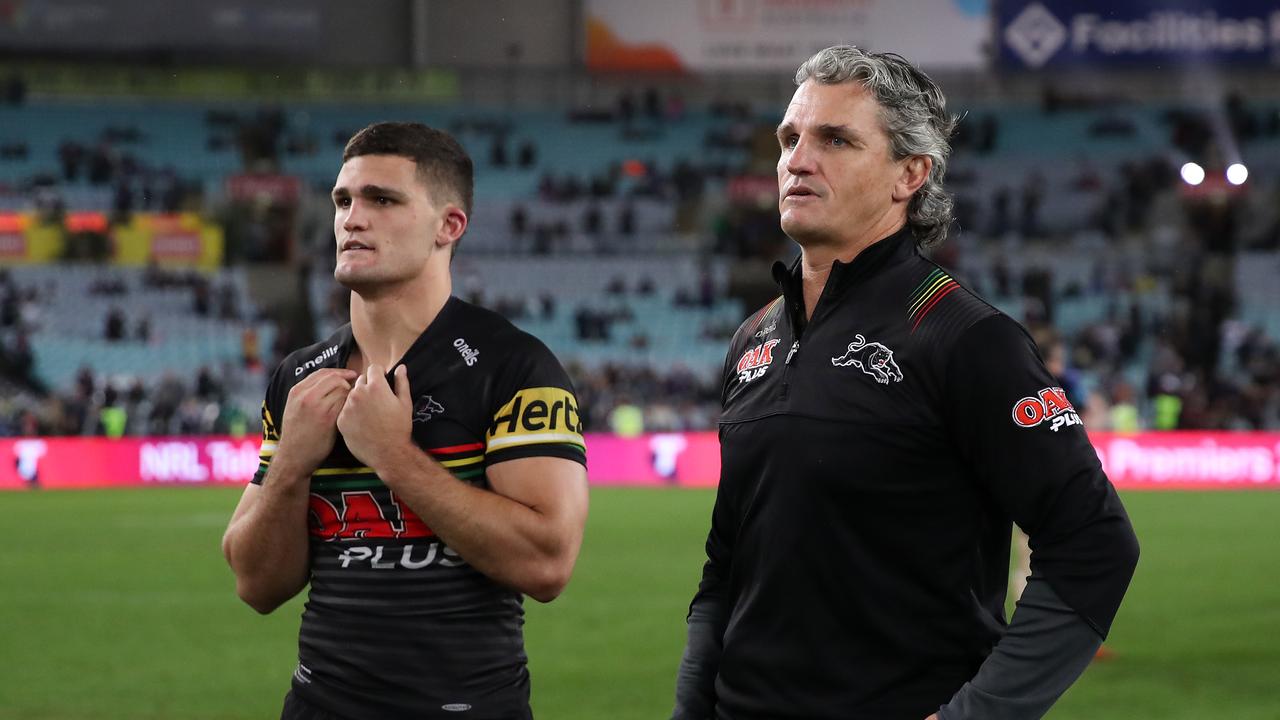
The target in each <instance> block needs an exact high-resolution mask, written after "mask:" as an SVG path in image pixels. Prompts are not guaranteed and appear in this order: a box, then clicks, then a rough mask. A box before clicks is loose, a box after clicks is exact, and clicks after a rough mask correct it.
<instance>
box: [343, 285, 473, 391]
mask: <svg viewBox="0 0 1280 720" xmlns="http://www.w3.org/2000/svg"><path fill="white" fill-rule="evenodd" d="M461 303H462V301H461V300H459V299H458V298H457V296H455V295H450V296H449V299H448V300H446V301H445V303H444V305H443V306H442V307H441V308H440V312H438V313H436V316H435V319H433V320H432V321H431V324H430V325H428V326H427V327H426V329H424V330H423V331H422V334H420V335H418V337H417V339H416V340H414V341H413V344H411V345H410V346H409V349H408V350H406V351H405V353H404V357H402V358H400V359H399V360H397V361H396V362H395V363H393V364H392V365H391V367H389V368H387V375H388V376H390V375H391V373H392V372H393V371H394V370H395V368H396V365H400V364H402V363H403V364H406V365H407V364H408V363H409V362H410V361H411V360H412V359H414V358H416V357H420V356H421V355H422V354H423V353H422V348H423V347H425V346H426V345H427V344H428V343H431V342H433V341H434V338H435V336H436V335H439V334H440V333H442V332H445V331H446V330H447V329H448V327H447V326H448V325H450V324H451V321H450V319H451V318H452V317H453V315H454V313H455V312H457V310H458V306H459V305H460V304H461ZM325 345H326V346H332V345H337V346H338V364H337V367H346V366H347V361H348V360H350V359H351V353H352V352H354V351H355V349H356V337H355V334H354V333H353V332H352V331H351V323H347V324H346V325H343V326H342V327H340V328H338V329H337V330H335V331H334V332H333V334H332V335H330V336H329V339H328V340H326V341H325Z"/></svg>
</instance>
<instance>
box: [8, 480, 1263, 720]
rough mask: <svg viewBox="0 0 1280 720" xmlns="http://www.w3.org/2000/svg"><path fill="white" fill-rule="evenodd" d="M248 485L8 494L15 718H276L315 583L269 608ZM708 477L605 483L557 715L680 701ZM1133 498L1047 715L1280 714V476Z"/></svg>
mask: <svg viewBox="0 0 1280 720" xmlns="http://www.w3.org/2000/svg"><path fill="white" fill-rule="evenodd" d="M238 495H239V491H238V490H235V489H192V488H178V489H145V490H110V491H79V492H40V493H6V494H0V508H3V510H4V512H3V517H4V519H5V522H7V523H9V525H8V526H7V527H8V528H9V531H10V532H9V540H8V541H7V543H6V547H5V548H4V550H3V552H0V658H3V668H2V669H0V718H5V719H8V718H22V719H23V720H52V719H54V718H57V719H60V720H61V719H72V718H74V719H76V720H97V719H106V718H118V719H121V720H123V719H128V720H148V719H157V720H158V719H161V718H163V719H165V720H171V719H174V718H181V719H188V718H190V719H193V720H194V719H198V718H268V717H275V716H277V715H278V712H279V705H280V700H281V697H282V696H283V694H284V692H285V690H286V689H287V687H288V684H289V676H290V673H291V672H292V670H293V665H294V661H295V651H296V647H295V639H296V632H297V626H298V615H299V613H300V611H301V601H300V600H295V601H294V602H292V603H290V604H289V605H287V606H286V607H284V608H282V609H281V610H278V611H277V612H276V613H274V614H273V615H271V616H268V617H260V616H258V615H257V614H256V613H254V612H253V611H251V610H249V609H248V608H247V607H245V606H243V605H241V604H240V603H239V601H238V600H237V599H236V598H235V595H234V592H233V589H232V578H231V574H230V571H229V570H227V568H226V566H225V565H224V563H223V560H222V556H221V553H220V551H219V548H218V540H219V537H220V536H221V533H222V529H223V526H224V524H225V522H226V519H227V517H228V516H229V514H230V512H231V509H232V508H233V506H234V505H235V502H236V499H237V497H238ZM712 498H713V495H712V493H711V492H706V491H675V490H637V489H600V490H595V491H594V492H593V495H592V509H591V522H590V525H589V528H588V531H587V539H586V543H585V547H584V549H583V553H582V558H581V560H580V562H579V564H578V569H577V572H576V575H575V577H574V580H573V583H572V585H570V587H569V589H568V590H567V591H566V592H565V594H564V595H563V596H562V597H561V598H560V599H559V600H557V601H556V602H554V603H552V604H550V605H546V606H540V605H537V604H536V603H533V602H530V603H529V604H528V610H529V613H528V614H529V622H528V626H527V643H528V648H529V654H530V656H531V665H532V673H533V678H534V686H533V687H534V689H533V699H534V708H535V711H536V712H537V715H538V717H539V718H540V720H561V719H577V718H581V719H584V720H585V719H588V718H589V719H591V720H598V719H600V718H611V719H619V720H622V719H629V718H636V719H639V718H645V719H646V720H648V719H652V718H662V717H666V715H665V713H667V712H669V710H670V707H671V697H672V678H673V674H674V671H675V667H676V664H677V662H678V660H679V656H680V650H681V648H682V646H683V631H684V626H683V618H684V612H685V608H686V606H687V604H688V601H689V598H690V595H691V593H692V592H693V589H694V586H695V583H696V581H697V578H698V576H699V573H700V568H701V561H702V541H703V538H704V536H705V533H706V526H707V522H708V518H709V515H710V507H711V502H712ZM1125 502H1126V504H1127V506H1128V507H1129V510H1130V514H1131V515H1132V517H1133V521H1134V524H1135V526H1136V527H1137V530H1138V535H1139V537H1140V538H1141V540H1142V544H1143V556H1142V563H1141V565H1140V567H1139V568H1138V574H1137V577H1136V578H1135V580H1134V584H1133V586H1132V587H1131V589H1130V591H1129V595H1128V597H1127V599H1126V601H1125V605H1124V607H1123V608H1122V609H1121V611H1120V616H1119V617H1118V618H1117V620H1116V623H1115V628H1114V631H1113V633H1112V636H1111V641H1110V643H1109V646H1110V647H1111V649H1112V650H1113V651H1114V652H1115V657H1114V658H1113V659H1111V660H1109V661H1106V662H1100V663H1095V664H1094V665H1093V667H1091V668H1090V669H1089V671H1088V672H1087V673H1086V674H1085V676H1084V677H1083V678H1082V679H1081V680H1080V682H1079V683H1077V684H1076V686H1075V687H1074V688H1073V689H1072V690H1071V691H1070V692H1069V693H1068V694H1067V695H1066V697H1065V698H1064V699H1063V700H1062V701H1061V702H1060V703H1059V704H1058V706H1057V707H1056V708H1055V709H1054V710H1053V711H1052V712H1051V713H1050V715H1049V717H1051V718H1055V719H1058V720H1066V719H1070V718H1077V719H1080V720H1084V719H1086V718H1087V719H1089V720H1093V719H1096V718H1123V719H1125V720H1138V719H1140V718H1161V719H1162V720H1168V719H1171V718H1172V719H1177V718H1186V719H1191V718H1195V719H1196V720H1203V719H1204V718H1213V719H1215V720H1216V719H1230V720H1276V719H1277V718H1280V644H1278V641H1277V638H1280V577H1278V576H1277V573H1276V568H1277V567H1280V564H1278V563H1277V560H1276V557H1275V553H1276V551H1277V539H1278V538H1280V493H1260V492H1239V493H1203V494H1196V493H1143V494H1133V493H1131V494H1128V495H1126V496H1125Z"/></svg>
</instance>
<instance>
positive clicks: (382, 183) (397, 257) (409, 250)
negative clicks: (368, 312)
mask: <svg viewBox="0 0 1280 720" xmlns="http://www.w3.org/2000/svg"><path fill="white" fill-rule="evenodd" d="M332 197H333V208H334V213H333V235H334V238H335V239H336V240H337V256H338V257H337V259H338V263H337V267H336V268H335V269H334V271H333V276H334V278H335V279H337V281H338V282H339V283H341V284H343V285H344V286H346V287H349V288H351V289H353V290H357V291H361V290H368V289H371V288H375V287H378V286H385V285H387V284H396V283H400V282H404V281H407V280H411V279H413V278H416V277H418V276H419V275H421V274H422V273H423V271H424V269H425V267H426V264H427V260H428V259H429V258H430V257H431V256H432V254H433V253H435V252H438V251H440V250H441V249H442V248H440V247H439V245H438V243H437V238H438V236H439V232H440V230H441V227H442V222H443V218H444V216H445V215H446V212H445V209H444V203H437V202H434V201H433V198H432V197H431V194H430V190H429V189H428V188H427V186H426V184H425V183H424V182H423V181H422V180H421V179H420V178H419V177H418V174H417V165H416V164H415V163H414V162H413V160H410V159H409V158H405V157H400V156H398V155H360V156H357V157H353V158H351V159H350V160H348V161H347V162H345V163H343V165H342V170H341V171H340V172H339V173H338V179H337V181H336V182H335V183H334V188H333V194H332ZM443 250H444V252H445V253H446V254H447V253H448V248H447V247H444V248H443Z"/></svg>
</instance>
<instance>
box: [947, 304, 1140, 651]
mask: <svg viewBox="0 0 1280 720" xmlns="http://www.w3.org/2000/svg"><path fill="white" fill-rule="evenodd" d="M1059 384H1060V383H1059V382H1058V381H1057V380H1056V379H1055V378H1054V377H1053V376H1052V375H1051V374H1050V373H1049V371H1048V370H1047V369H1046V368H1045V366H1044V363H1043V362H1042V360H1041V359H1040V355H1039V353H1038V351H1037V350H1036V347H1035V343H1034V342H1032V340H1031V338H1030V336H1029V335H1027V333H1026V331H1025V330H1023V328H1022V327H1021V326H1020V325H1018V324H1017V323H1016V322H1014V321H1013V320H1011V319H1010V318H1008V317H1007V316H1005V315H1002V314H997V315H992V316H989V317H987V318H985V319H983V320H980V321H979V322H977V323H975V324H974V325H973V326H971V327H970V328H968V329H967V330H966V331H964V333H963V334H962V335H961V337H960V338H959V339H958V340H957V342H956V344H955V345H954V346H953V347H952V349H951V353H950V357H949V358H948V360H947V371H946V379H945V385H944V390H943V394H944V396H945V397H944V399H945V403H946V407H947V412H948V414H949V424H950V427H951V428H952V430H951V433H952V437H953V439H954V441H955V442H956V445H957V447H958V449H959V452H960V453H961V455H962V456H963V457H964V458H965V460H966V461H967V464H968V465H969V467H971V468H973V473H974V476H975V478H976V481H977V482H978V484H979V486H980V487H981V489H982V490H983V491H985V492H986V493H989V494H990V496H991V497H992V498H993V500H994V502H995V503H996V504H997V505H998V506H999V507H1000V508H1001V509H1002V510H1003V511H1004V513H1005V514H1006V515H1007V516H1008V517H1010V518H1011V519H1012V520H1013V521H1014V522H1016V523H1017V524H1018V526H1019V527H1021V528H1022V529H1023V530H1024V531H1026V533H1027V535H1028V537H1029V538H1030V544H1031V569H1032V573H1033V575H1035V576H1037V577H1040V578H1044V580H1045V581H1046V582H1048V584H1049V585H1050V587H1052V589H1053V590H1054V591H1055V593H1056V594H1057V596H1058V597H1060V598H1061V599H1062V601H1063V602H1065V603H1066V604H1067V606H1069V607H1070V608H1072V609H1073V610H1075V612H1077V613H1079V614H1080V616H1081V617H1082V618H1083V619H1084V621H1085V622H1086V623H1088V624H1089V626H1090V627H1091V628H1093V630H1094V632H1096V633H1097V634H1098V635H1099V636H1100V637H1102V638H1105V637H1106V635H1107V632H1108V631H1109V630H1110V628H1111V622H1112V620H1113V619H1114V618H1115V615H1116V611H1117V610H1118V609H1119V607H1120V601H1121V599H1122V598H1123V597H1124V593H1125V590H1126V589H1127V588H1128V586H1129V581H1130V579H1131V578H1132V576H1133V572H1134V568H1135V567H1136V565H1137V560H1138V541H1137V538H1136V536H1135V535H1134V532H1133V527H1132V525H1131V524H1130V522H1129V517H1128V515H1127V514H1126V513H1125V509H1124V506H1123V505H1122V504H1121V502H1120V497H1119V496H1118V495H1117V494H1116V491H1115V488H1114V487H1113V486H1112V485H1111V482H1110V481H1109V480H1108V479H1107V477H1106V475H1105V474H1104V473H1103V471H1102V465H1101V463H1100V462H1099V460H1098V455H1097V452H1096V451H1094V449H1093V446H1092V445H1091V444H1090V442H1089V438H1088V436H1087V435H1086V434H1085V429H1084V425H1083V424H1082V423H1081V421H1080V416H1079V415H1078V414H1077V413H1076V412H1075V409H1074V408H1073V407H1072V405H1071V401H1070V398H1067V397H1066V393H1065V392H1063V390H1062V389H1061V388H1060V387H1059Z"/></svg>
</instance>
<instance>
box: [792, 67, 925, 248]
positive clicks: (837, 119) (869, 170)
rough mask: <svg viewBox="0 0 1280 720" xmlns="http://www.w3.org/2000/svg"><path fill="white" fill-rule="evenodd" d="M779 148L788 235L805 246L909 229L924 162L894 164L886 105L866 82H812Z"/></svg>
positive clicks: (795, 105)
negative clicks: (910, 204)
mask: <svg viewBox="0 0 1280 720" xmlns="http://www.w3.org/2000/svg"><path fill="white" fill-rule="evenodd" d="M778 145H779V148H780V155H779V157H778V210H779V212H780V213H781V216H782V231H783V232H785V233H786V234H787V235H788V236H789V237H791V239H793V240H795V241H796V242H797V243H799V244H800V245H801V246H802V247H809V246H811V245H831V246H836V247H843V246H847V245H849V244H850V243H857V242H862V241H869V242H874V241H876V240H879V239H880V238H881V237H884V236H885V235H887V234H889V233H890V232H892V231H893V230H895V229H897V228H898V227H900V226H901V225H902V224H903V223H905V222H906V217H907V202H908V201H909V200H910V198H911V194H912V193H914V192H915V190H916V189H917V188H918V187H919V182H917V180H918V178H916V177H915V176H916V175H918V170H919V168H918V167H916V168H915V169H914V172H913V168H912V166H913V165H918V164H919V162H920V161H921V160H922V158H920V157H918V156H913V157H909V158H904V159H903V160H901V161H899V160H894V158H893V154H892V152H891V151H890V147H889V136H888V134H887V133H886V132H885V130H884V127H883V124H882V122H881V120H880V105H879V103H877V102H876V99H875V97H874V96H873V95H872V94H871V93H870V92H869V91H868V90H867V89H866V88H864V87H863V86H862V84H861V83H859V82H846V83H840V84H837V85H824V84H822V83H818V82H815V81H813V80H806V81H805V82H804V83H803V84H801V85H800V87H799V88H797V89H796V92H795V95H794V96H792V98H791V104H790V105H788V106H787V112H786V115H785V117H784V118H783V120H782V124H781V125H779V126H778ZM913 160H914V161H915V162H914V163H913V162H912V161H913ZM923 161H924V162H925V163H927V162H928V161H927V159H923ZM925 174H926V175H927V174H928V171H927V169H926V170H925ZM868 236H870V237H869V238H868Z"/></svg>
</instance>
